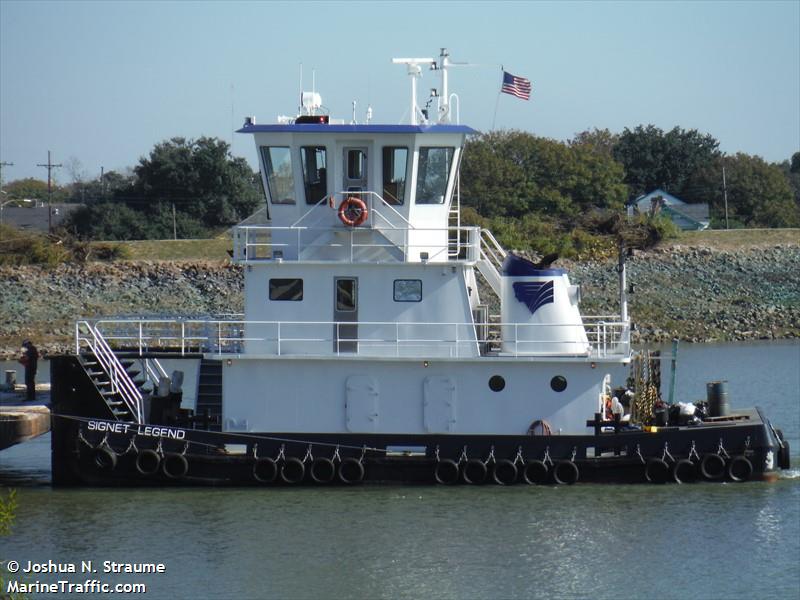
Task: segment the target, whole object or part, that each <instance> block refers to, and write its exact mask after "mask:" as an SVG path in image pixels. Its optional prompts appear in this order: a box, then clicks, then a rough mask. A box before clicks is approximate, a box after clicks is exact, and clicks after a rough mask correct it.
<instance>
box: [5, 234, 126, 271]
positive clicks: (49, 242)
mask: <svg viewBox="0 0 800 600" xmlns="http://www.w3.org/2000/svg"><path fill="white" fill-rule="evenodd" d="M129 256H130V251H129V250H128V248H126V247H125V246H123V245H121V244H110V243H96V244H92V243H88V242H81V241H79V240H77V239H75V238H74V237H73V236H70V235H68V234H66V233H64V232H63V231H62V232H59V234H57V235H44V234H41V233H30V232H24V231H19V230H17V229H14V228H12V227H8V226H5V225H4V226H2V227H0V265H28V264H35V265H47V266H55V265H58V264H61V263H65V262H72V261H77V262H86V261H89V260H108V261H110V260H121V259H125V258H128V257H129Z"/></svg>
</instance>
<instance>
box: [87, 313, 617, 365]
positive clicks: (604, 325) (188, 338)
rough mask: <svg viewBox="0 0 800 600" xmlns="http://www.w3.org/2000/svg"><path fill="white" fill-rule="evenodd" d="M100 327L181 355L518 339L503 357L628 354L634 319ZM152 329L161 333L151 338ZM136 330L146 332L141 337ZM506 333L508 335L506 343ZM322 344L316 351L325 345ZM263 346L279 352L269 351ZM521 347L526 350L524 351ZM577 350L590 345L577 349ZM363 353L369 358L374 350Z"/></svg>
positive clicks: (468, 347) (462, 346)
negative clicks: (352, 332)
mask: <svg viewBox="0 0 800 600" xmlns="http://www.w3.org/2000/svg"><path fill="white" fill-rule="evenodd" d="M342 324H344V325H348V326H356V327H359V328H364V329H366V330H367V331H366V332H364V330H363V329H359V332H360V334H361V336H362V337H357V336H353V337H352V338H341V337H340V336H336V337H334V335H333V328H334V327H339V326H341V325H342ZM96 327H97V329H98V331H99V330H103V331H104V332H105V338H106V339H108V340H109V341H110V342H112V343H116V344H118V345H120V346H124V347H126V348H128V349H130V348H132V347H136V348H137V349H138V352H139V353H140V355H144V354H146V353H147V352H148V351H149V350H153V348H155V347H162V348H170V349H173V350H176V351H177V350H179V351H180V354H181V355H185V353H186V349H187V347H189V348H199V349H200V350H201V351H206V352H209V353H212V354H218V355H223V354H242V353H243V352H245V351H247V350H248V349H249V351H251V352H256V350H257V349H259V348H260V350H258V352H261V353H263V352H266V353H267V354H277V355H286V354H291V353H292V352H287V344H290V343H293V342H302V343H307V342H308V343H310V342H314V343H320V344H323V343H324V344H327V343H328V342H331V343H333V341H334V340H335V339H338V340H339V341H340V342H344V341H347V342H355V343H356V344H362V345H363V347H364V348H373V349H374V348H376V347H379V346H393V347H395V352H396V353H397V354H398V355H399V352H400V350H399V349H400V348H401V347H403V348H410V347H412V346H413V347H419V348H420V350H421V351H422V352H424V351H425V350H429V351H434V350H436V349H438V350H440V351H441V350H446V349H447V348H451V351H452V350H453V349H454V350H455V353H456V355H460V353H461V351H465V352H467V353H468V355H473V354H475V352H476V348H477V347H478V346H479V345H481V344H483V345H486V344H489V343H504V342H509V341H510V342H512V343H513V346H514V348H515V350H514V351H513V352H508V351H504V354H511V355H532V354H540V355H543V356H545V355H552V356H564V355H581V356H596V357H609V356H626V355H627V354H628V353H629V351H630V324H629V323H628V322H624V321H621V320H619V318H618V317H611V318H606V317H592V316H589V317H585V318H584V320H583V321H581V322H577V323H558V324H542V323H502V322H490V323H486V324H484V323H473V322H458V323H456V322H450V323H417V322H396V321H392V322H388V321H387V322H384V321H360V322H352V323H350V322H348V323H340V322H336V321H239V320H227V319H225V320H223V319H210V320H209V319H196V320H193V319H181V320H170V319H153V320H148V319H126V320H99V321H97V322H96ZM484 327H485V329H483V328H484ZM148 329H154V330H155V331H154V332H153V334H152V335H151V334H149V332H148V331H147V330H148ZM133 330H139V331H143V332H144V333H143V334H139V335H135V334H133ZM448 331H449V333H447V332H448ZM484 331H485V334H483V332H484ZM512 332H513V338H512V337H511V333H512ZM303 334H305V335H303ZM504 334H506V335H504ZM521 334H522V335H521ZM437 335H438V337H437ZM504 337H505V338H507V339H505V340H504ZM265 344H266V345H267V346H264V345H265ZM324 344H323V346H320V347H319V348H318V349H317V350H320V349H322V348H323V347H324ZM265 347H269V348H273V349H271V350H269V349H267V350H264V348H265ZM332 347H333V346H332V345H331V346H327V348H332ZM520 348H523V349H525V350H526V351H521V350H520ZM564 348H569V350H565V349H564ZM577 348H585V350H580V351H577V350H575V349H577ZM548 349H549V350H548ZM328 352H329V351H324V350H322V351H318V352H317V353H318V354H322V355H324V354H327V353H328ZM294 353H296V354H299V355H306V354H308V352H307V351H306V352H298V351H296V350H295V351H294ZM362 354H365V355H367V354H369V352H368V351H367V352H362Z"/></svg>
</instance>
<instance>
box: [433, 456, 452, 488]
mask: <svg viewBox="0 0 800 600" xmlns="http://www.w3.org/2000/svg"><path fill="white" fill-rule="evenodd" d="M433 476H434V477H435V478H436V483H441V484H442V485H453V484H454V483H457V482H458V465H457V464H456V461H454V460H450V459H449V458H443V459H442V460H440V461H439V462H437V463H436V467H435V468H434V470H433Z"/></svg>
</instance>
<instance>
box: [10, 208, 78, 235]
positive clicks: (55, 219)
mask: <svg viewBox="0 0 800 600" xmlns="http://www.w3.org/2000/svg"><path fill="white" fill-rule="evenodd" d="M82 206H83V204H52V205H50V207H49V209H48V206H47V204H44V203H41V202H37V203H36V206H5V207H3V225H9V226H11V227H15V228H16V229H22V230H25V231H42V232H45V233H47V231H48V227H49V225H50V222H51V221H52V225H53V227H58V226H59V225H61V223H63V222H64V219H66V218H67V216H68V215H69V214H70V213H71V212H73V211H75V210H77V209H79V208H81V207H82ZM48 210H52V215H48Z"/></svg>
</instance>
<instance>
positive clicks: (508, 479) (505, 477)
mask: <svg viewBox="0 0 800 600" xmlns="http://www.w3.org/2000/svg"><path fill="white" fill-rule="evenodd" d="M518 475H519V471H517V465H515V464H514V463H513V462H511V461H510V460H508V459H507V458H501V459H500V460H498V461H496V462H495V463H494V469H492V479H494V481H495V483H497V484H499V485H514V484H515V483H516V482H517V476H518Z"/></svg>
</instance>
